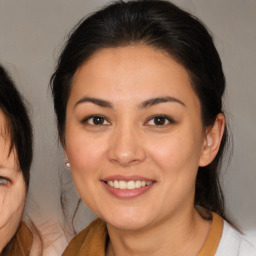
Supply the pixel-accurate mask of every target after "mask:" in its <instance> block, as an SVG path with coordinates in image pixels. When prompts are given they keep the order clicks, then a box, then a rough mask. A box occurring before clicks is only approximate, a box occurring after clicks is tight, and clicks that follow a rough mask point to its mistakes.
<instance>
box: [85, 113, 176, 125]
mask: <svg viewBox="0 0 256 256" xmlns="http://www.w3.org/2000/svg"><path fill="white" fill-rule="evenodd" d="M90 119H91V121H92V122H91V123H90ZM97 119H98V120H97ZM157 119H159V120H158V121H160V123H159V124H156V123H154V124H149V122H150V121H153V122H156V121H157ZM161 121H164V123H161ZM166 121H167V122H168V123H166ZM97 122H98V123H97ZM81 123H82V124H85V123H86V124H88V125H91V126H105V125H110V122H109V121H108V120H107V118H106V117H105V116H103V115H90V116H88V117H86V118H85V119H83V120H82V121H81ZM174 123H175V121H174V120H173V119H172V118H171V117H169V116H166V115H154V116H151V117H150V118H149V119H148V120H147V121H146V123H145V125H147V126H158V127H160V126H167V125H168V124H174Z"/></svg>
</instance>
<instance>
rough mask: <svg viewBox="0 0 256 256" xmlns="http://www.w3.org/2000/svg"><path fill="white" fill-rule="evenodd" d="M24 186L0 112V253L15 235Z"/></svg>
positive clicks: (21, 211) (23, 199) (22, 205)
mask: <svg viewBox="0 0 256 256" xmlns="http://www.w3.org/2000/svg"><path fill="white" fill-rule="evenodd" d="M26 190H27V189H26V185H25V181H24V178H23V174H22V172H21V171H20V168H19V165H18V156H17V154H16V152H15V149H12V150H11V151H10V134H9V131H7V128H6V118H5V115H4V113H3V112H2V111H1V110H0V253H1V251H2V249H3V248H4V247H5V245H6V244H7V243H8V242H9V241H10V240H11V238H12V237H13V235H14V234H15V232H16V230H17V228H18V226H19V224H20V221H21V218H22V214H23V209H24V207H25V201H26Z"/></svg>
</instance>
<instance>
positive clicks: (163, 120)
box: [147, 115, 174, 126]
mask: <svg viewBox="0 0 256 256" xmlns="http://www.w3.org/2000/svg"><path fill="white" fill-rule="evenodd" d="M170 123H174V121H173V120H172V119H171V118H170V117H168V116H164V115H158V116H153V117H152V118H151V119H150V120H149V121H148V122H147V125H150V126H164V125H168V124H170Z"/></svg>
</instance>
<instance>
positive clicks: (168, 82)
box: [65, 45, 205, 230]
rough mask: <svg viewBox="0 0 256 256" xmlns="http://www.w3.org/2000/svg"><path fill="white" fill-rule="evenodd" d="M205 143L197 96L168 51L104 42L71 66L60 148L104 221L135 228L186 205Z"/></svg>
mask: <svg viewBox="0 0 256 256" xmlns="http://www.w3.org/2000/svg"><path fill="white" fill-rule="evenodd" d="M204 145H205V133H204V129H203V127H202V121H201V110H200V102H199V99H198V97H197V96H196V94H195V92H194V91H193V89H192V86H191V82H190V78H189V76H188V73H187V71H186V70H185V69H184V68H183V66H182V65H180V64H179V63H177V62H176V61H175V60H174V59H173V58H171V57H170V56H169V55H167V54H165V53H163V52H161V51H159V50H155V49H153V48H151V47H148V46H143V45H137V46H127V47H119V48H107V49H103V50H100V51H98V52H96V53H95V54H94V55H93V57H92V58H91V59H90V60H89V61H88V62H86V63H84V64H83V65H82V66H81V67H80V68H79V69H78V70H77V71H76V73H75V75H74V78H73V82H72V90H71V95H70V98H69V100H68V104H67V113H66V127H65V153H66V156H67V158H68V160H69V162H70V164H71V171H72V176H73V179H74V183H75V186H76V188H77V190H78V192H79V194H80V196H81V198H82V199H83V201H84V202H85V203H86V204H87V205H88V206H89V207H90V208H91V209H92V211H94V212H95V213H96V215H98V216H99V217H100V218H102V219H103V220H105V221H106V222H107V223H108V224H110V225H112V226H114V227H116V228H120V229H132V230H137V229H143V228H146V227H150V226H152V225H156V224H157V223H160V222H162V221H163V220H164V219H166V218H169V217H171V216H175V215H178V214H181V213H182V212H183V213H184V212H185V211H190V210H191V208H193V205H194V190H195V179H196V174H197V170H198V166H199V165H200V160H201V153H202V150H203V147H204Z"/></svg>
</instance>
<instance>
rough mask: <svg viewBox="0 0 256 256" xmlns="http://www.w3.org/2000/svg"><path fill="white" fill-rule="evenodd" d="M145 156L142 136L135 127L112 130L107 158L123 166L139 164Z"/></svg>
mask: <svg viewBox="0 0 256 256" xmlns="http://www.w3.org/2000/svg"><path fill="white" fill-rule="evenodd" d="M145 158H146V153H145V150H144V147H143V140H142V137H141V136H140V135H139V132H138V131H136V128H132V127H123V128H121V127H120V128H117V129H116V130H115V131H113V134H112V136H111V140H110V147H109V150H108V159H109V161H111V162H112V163H115V164H119V165H121V166H123V167H128V166H132V165H136V164H139V163H141V162H143V161H144V160H145Z"/></svg>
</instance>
